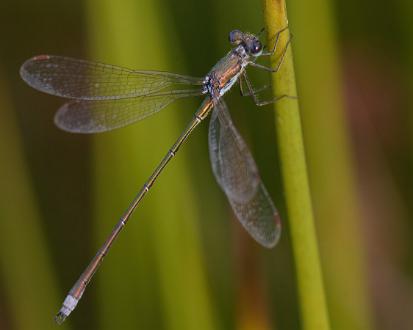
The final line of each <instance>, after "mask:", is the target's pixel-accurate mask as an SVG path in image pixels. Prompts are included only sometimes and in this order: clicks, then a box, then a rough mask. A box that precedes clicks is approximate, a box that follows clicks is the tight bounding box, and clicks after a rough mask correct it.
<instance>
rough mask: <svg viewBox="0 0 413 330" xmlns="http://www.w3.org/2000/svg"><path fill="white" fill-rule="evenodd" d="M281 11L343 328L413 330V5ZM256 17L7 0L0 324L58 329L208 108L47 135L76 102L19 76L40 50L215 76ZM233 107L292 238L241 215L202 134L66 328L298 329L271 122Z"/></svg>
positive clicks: (122, 0) (170, 7) (242, 11)
mask: <svg viewBox="0 0 413 330" xmlns="http://www.w3.org/2000/svg"><path fill="white" fill-rule="evenodd" d="M287 6H288V9H289V23H290V29H291V30H292V32H293V33H294V34H295V39H294V42H293V51H294V58H295V60H296V63H297V65H296V73H297V84H298V94H299V97H300V104H301V110H302V120H303V129H304V132H303V134H304V141H305V146H306V150H307V160H308V165H309V178H310V186H311V191H312V197H313V203H314V213H315V220H316V226H317V231H318V236H319V247H320V255H321V259H322V269H323V273H324V279H325V291H326V297H327V302H328V309H329V312H330V321H331V326H332V328H333V329H411V327H412V324H413V313H412V311H413V261H412V260H413V253H412V250H413V244H412V242H413V240H412V236H413V224H412V220H411V218H412V215H413V174H412V172H413V171H412V170H413V157H412V155H413V133H412V129H411V127H412V126H413V116H412V115H411V109H412V108H413V104H412V101H411V98H410V97H409V96H410V95H412V92H413V79H412V78H411V77H412V76H413V46H412V44H413V42H412V40H413V24H412V20H411V17H412V15H413V5H412V4H410V3H409V2H407V1H393V2H384V1H382V2H377V1H372V0H362V1H354V0H353V1H322V0H316V1H314V2H312V3H311V4H306V5H302V2H301V1H298V0H292V1H289V2H287ZM263 25H264V23H263V14H262V6H261V2H254V1H245V0H239V1H234V0H228V1H219V0H211V1H199V2H197V1H189V0H175V1H171V0H170V1H166V0H165V1H163V0H153V1H150V0H142V1H136V0H119V1H109V0H101V1H98V0H87V1H76V0H71V1H69V0H60V1H51V0H39V1H36V2H34V1H27V0H14V1H11V0H3V1H1V2H0V40H1V45H0V157H1V158H0V187H1V189H0V329H25V330H26V329H36V330H37V329H52V328H57V325H55V324H54V322H53V316H54V314H55V313H56V312H57V311H58V309H59V308H60V304H61V303H62V301H63V299H64V297H65V296H66V293H67V291H68V290H69V289H70V287H71V286H72V284H73V283H74V281H75V280H76V279H77V277H78V276H79V274H80V273H81V271H82V270H83V268H84V267H85V266H86V265H87V263H88V262H89V261H90V259H91V257H92V256H93V255H94V254H95V252H96V251H97V249H98V247H99V246H100V244H101V243H102V242H103V240H104V238H105V237H106V235H107V234H108V233H109V232H110V230H111V228H112V226H113V225H114V224H115V222H116V221H117V219H118V218H119V216H120V215H121V214H122V212H123V211H124V209H125V208H126V207H127V205H128V204H129V202H130V201H131V200H132V198H133V196H134V194H135V193H136V192H137V190H138V189H139V188H140V186H141V185H142V183H143V182H144V181H145V180H146V178H147V177H148V176H149V174H150V173H151V170H152V169H153V168H154V167H155V166H156V165H157V163H158V161H159V160H160V159H161V158H162V157H163V155H164V153H165V152H166V151H167V150H168V148H169V147H170V145H171V144H172V143H173V142H174V141H175V139H176V138H177V137H178V135H179V134H180V131H181V130H182V129H183V128H184V127H185V125H186V123H187V122H188V121H189V120H190V118H191V116H192V113H193V111H194V110H195V109H196V107H197V106H198V105H199V103H200V100H199V99H194V100H185V101H179V102H177V103H176V104H173V105H171V106H169V107H168V108H167V109H165V110H164V111H162V112H161V113H160V114H158V115H156V116H153V117H151V118H148V119H146V120H145V121H143V122H139V123H137V124H135V125H132V126H129V127H127V128H124V129H120V130H116V131H113V132H110V133H105V134H101V135H94V136H85V135H74V134H68V133H65V132H62V131H60V130H58V129H57V128H56V127H55V126H54V125H53V114H54V111H55V110H56V109H57V108H58V107H59V106H60V105H61V104H62V103H63V102H64V101H63V100H61V99H58V98H56V97H52V96H46V95H44V94H41V93H38V92H36V91H34V90H32V89H31V88H29V87H28V86H27V85H25V84H24V83H23V81H22V80H21V79H20V77H19V74H18V72H19V67H20V65H21V64H22V63H23V62H24V61H25V60H26V59H28V58H29V57H31V56H33V55H38V54H45V53H46V54H56V55H65V56H72V57H77V58H85V59H92V60H97V61H100V62H106V63H111V64H116V65H121V66H126V67H129V68H137V69H148V70H151V69H152V70H167V71H171V72H177V73H183V74H188V75H193V76H203V75H204V74H205V73H207V72H208V71H209V69H210V68H211V67H212V66H213V65H214V64H215V62H216V61H217V60H218V59H219V58H220V57H222V56H223V55H224V54H225V53H226V52H227V51H228V50H229V44H228V42H227V35H228V32H229V31H230V30H231V29H234V28H239V29H242V30H249V31H252V32H257V31H259V30H260V29H261V28H262V27H263ZM327 64H328V65H327ZM326 68H327V69H328V70H330V71H328V72H327V69H326ZM331 68H333V69H332V70H331ZM327 77H328V78H327ZM255 79H257V80H259V81H260V82H265V79H268V76H267V75H265V74H264V75H261V77H255ZM332 95H333V96H332ZM226 99H227V100H228V104H229V107H230V110H231V112H232V115H233V118H234V121H235V122H236V124H237V127H238V128H239V130H240V131H241V133H242V135H243V136H244V137H245V139H246V141H247V143H248V144H249V146H250V148H251V150H252V152H253V154H254V157H255V159H256V161H257V164H258V166H259V169H260V172H261V176H262V178H263V180H264V182H265V183H266V186H267V188H268V190H269V192H270V194H271V195H272V196H273V199H274V201H275V203H276V205H277V207H278V208H279V210H280V213H281V215H282V218H283V219H284V222H283V235H282V238H281V241H280V243H279V244H278V245H277V246H276V248H275V249H272V250H266V249H264V248H262V247H260V246H258V245H257V244H256V243H255V242H254V241H252V239H251V238H250V237H249V236H248V235H247V234H246V233H245V232H244V230H243V229H242V228H241V226H240V225H239V224H238V222H237V221H236V219H235V218H234V216H233V215H232V213H231V211H230V209H229V206H228V204H227V202H226V199H225V196H224V194H223V193H222V192H221V191H220V189H219V187H218V186H217V184H216V183H215V179H214V178H213V175H212V172H211V169H210V164H209V159H208V146H207V126H208V125H207V124H206V123H205V124H204V125H201V127H200V128H199V129H197V130H196V132H195V133H194V134H193V136H192V137H191V138H190V140H189V142H188V143H187V144H186V145H185V146H184V147H183V148H182V149H181V151H180V153H179V155H178V157H176V158H175V159H174V160H173V162H172V163H171V164H170V165H169V166H168V168H167V169H166V171H165V173H163V174H162V176H161V177H160V178H159V181H158V182H157V184H156V185H155V187H154V189H152V190H151V192H150V194H149V195H148V196H147V198H145V200H144V201H143V203H142V205H141V206H140V207H139V209H138V210H137V212H136V213H135V215H134V216H133V219H132V221H131V222H130V223H129V224H128V226H127V229H126V230H125V231H124V232H123V233H122V235H121V237H120V239H119V240H118V241H117V242H116V243H115V245H114V246H113V249H112V250H111V252H110V254H109V256H108V257H107V258H106V259H105V262H104V263H103V265H102V267H101V268H100V270H99V272H98V273H97V275H96V276H95V278H94V280H93V281H92V282H91V284H90V286H89V288H88V290H87V291H86V293H85V295H84V296H83V299H82V300H81V301H80V303H79V305H78V307H77V309H76V310H75V311H74V313H73V314H72V315H71V316H70V318H69V319H68V320H67V322H66V324H65V325H64V326H63V327H62V328H63V329H172V330H173V329H257V330H258V329H301V328H302V325H301V322H300V315H299V309H300V307H299V299H298V294H297V287H296V281H295V278H296V275H295V265H294V260H293V257H292V251H291V245H290V241H289V229H288V219H287V217H286V213H285V206H284V205H285V201H284V199H283V188H282V179H281V177H280V170H279V162H278V160H277V146H276V134H275V131H274V113H273V111H272V109H271V107H267V108H262V109H257V108H256V107H255V105H254V104H253V102H252V100H251V99H249V98H242V97H241V96H240V95H239V92H238V91H237V90H234V91H233V92H232V93H230V94H229V95H228V96H227V97H226ZM337 122H340V123H341V126H340V130H339V132H340V134H337V129H336V128H335V126H334V125H333V123H337ZM337 135H338V136H339V137H338V138H337V139H338V140H340V141H341V142H343V141H344V142H343V143H342V144H340V146H339V147H338V146H337V145H336V144H335V143H334V141H336V136H337ZM343 145H345V146H346V147H345V148H343V147H342V146H343ZM343 159H344V160H345V161H343ZM332 178H333V179H332ZM344 191H345V193H343V192H344Z"/></svg>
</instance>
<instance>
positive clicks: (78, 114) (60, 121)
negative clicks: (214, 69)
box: [55, 91, 202, 133]
mask: <svg viewBox="0 0 413 330" xmlns="http://www.w3.org/2000/svg"><path fill="white" fill-rule="evenodd" d="M201 94H202V93H201V92H200V91H179V92H178V91H175V92H174V93H167V94H156V95H144V96H139V97H135V98H128V99H119V100H103V101H79V100H75V101H72V102H68V103H66V104H64V105H63V106H62V107H61V108H60V109H59V110H58V111H57V113H56V115H55V124H56V125H57V126H58V127H59V128H61V129H63V130H65V131H69V132H73V133H98V132H105V131H109V130H112V129H115V128H119V127H123V126H126V125H129V124H132V123H134V122H136V121H138V120H141V119H144V118H146V117H148V116H150V115H152V114H154V113H156V112H158V111H160V110H161V109H163V108H164V107H166V106H167V105H168V104H170V103H171V102H173V101H175V100H176V99H179V98H182V97H188V96H197V95H201Z"/></svg>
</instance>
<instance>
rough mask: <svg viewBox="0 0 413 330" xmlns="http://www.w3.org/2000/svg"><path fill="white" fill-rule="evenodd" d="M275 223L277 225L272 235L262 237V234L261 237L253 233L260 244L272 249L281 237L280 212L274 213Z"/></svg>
mask: <svg viewBox="0 0 413 330" xmlns="http://www.w3.org/2000/svg"><path fill="white" fill-rule="evenodd" d="M274 223H275V227H274V230H273V231H272V232H271V235H265V236H264V237H262V236H261V235H260V237H258V236H257V237H256V236H254V235H252V236H253V238H254V239H255V240H256V241H257V242H258V243H259V244H260V245H262V246H263V247H265V248H267V249H272V248H273V247H274V246H276V245H277V243H278V241H279V240H280V237H281V228H282V227H281V217H280V215H279V214H278V212H277V213H275V214H274Z"/></svg>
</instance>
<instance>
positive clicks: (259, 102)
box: [240, 72, 297, 107]
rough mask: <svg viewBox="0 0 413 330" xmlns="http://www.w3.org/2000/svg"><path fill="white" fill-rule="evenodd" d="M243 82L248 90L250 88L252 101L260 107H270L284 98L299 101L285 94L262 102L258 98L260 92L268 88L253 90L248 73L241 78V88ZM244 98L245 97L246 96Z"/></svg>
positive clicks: (249, 92) (249, 93)
mask: <svg viewBox="0 0 413 330" xmlns="http://www.w3.org/2000/svg"><path fill="white" fill-rule="evenodd" d="M242 80H245V83H246V85H247V88H248V95H250V96H252V99H253V100H254V103H255V104H256V105H257V106H258V107H262V106H264V105H268V104H271V103H275V102H277V101H279V100H281V99H283V98H289V99H297V96H291V95H287V94H283V95H279V96H276V97H274V98H272V99H270V100H260V99H259V97H258V94H259V93H260V92H262V90H263V89H265V88H267V87H268V86H264V87H263V88H261V89H257V90H254V88H253V86H252V84H251V82H250V80H249V79H248V76H247V74H246V72H243V74H242V76H241V78H240V86H241V84H242V82H241V81H242ZM244 96H245V95H244Z"/></svg>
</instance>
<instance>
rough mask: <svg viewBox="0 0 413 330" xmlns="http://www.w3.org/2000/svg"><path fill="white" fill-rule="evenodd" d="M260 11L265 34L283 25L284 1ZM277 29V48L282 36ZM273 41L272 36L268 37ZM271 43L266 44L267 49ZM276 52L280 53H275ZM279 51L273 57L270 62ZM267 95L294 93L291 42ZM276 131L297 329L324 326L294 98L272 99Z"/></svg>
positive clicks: (267, 1)
mask: <svg viewBox="0 0 413 330" xmlns="http://www.w3.org/2000/svg"><path fill="white" fill-rule="evenodd" d="M263 4H264V15H265V21H266V27H267V33H268V37H269V40H270V37H272V36H274V35H275V34H276V32H277V31H279V30H281V29H282V28H283V27H285V26H287V24H288V21H287V16H286V9H285V2H284V1H282V0H278V1H274V0H264V1H263ZM288 36H289V32H288V31H285V32H283V33H281V35H280V40H279V45H280V46H279V48H281V49H282V48H283V47H284V46H283V45H285V44H286V41H287V40H288ZM271 42H272V43H273V42H274V40H271ZM271 46H272V45H271V44H270V45H269V47H270V48H271ZM276 53H277V54H278V55H279V54H280V52H276ZM278 59H279V56H273V58H272V64H273V66H275V64H276V63H277V60H278ZM272 77H273V78H272V79H273V80H272V82H273V94H274V95H275V96H279V95H284V94H285V95H290V96H296V95H297V91H296V84H295V74H294V67H293V61H292V50H291V46H290V47H289V48H288V49H287V52H286V56H285V58H284V62H283V64H282V66H281V68H280V71H279V72H278V73H276V74H273V75H272ZM275 107H276V112H275V116H276V122H275V125H276V130H277V135H278V141H279V150H280V160H281V171H282V176H283V182H284V189H285V197H286V203H287V213H288V219H289V228H290V231H291V233H290V234H291V238H292V244H293V251H294V258H295V265H296V271H297V281H298V291H299V298H300V310H301V316H302V324H303V329H307V330H309V329H317V330H320V329H329V318H328V312H327V307H326V301H325V294H324V288H323V280H322V273H321V267H320V260H319V252H318V247H317V238H316V232H315V227H314V219H313V210H312V205H311V196H310V190H309V185H308V178H307V167H306V160H305V154H304V146H303V139H302V131H301V121H300V113H299V106H298V101H297V100H294V99H289V98H284V99H282V100H280V101H279V102H276V103H275Z"/></svg>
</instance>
